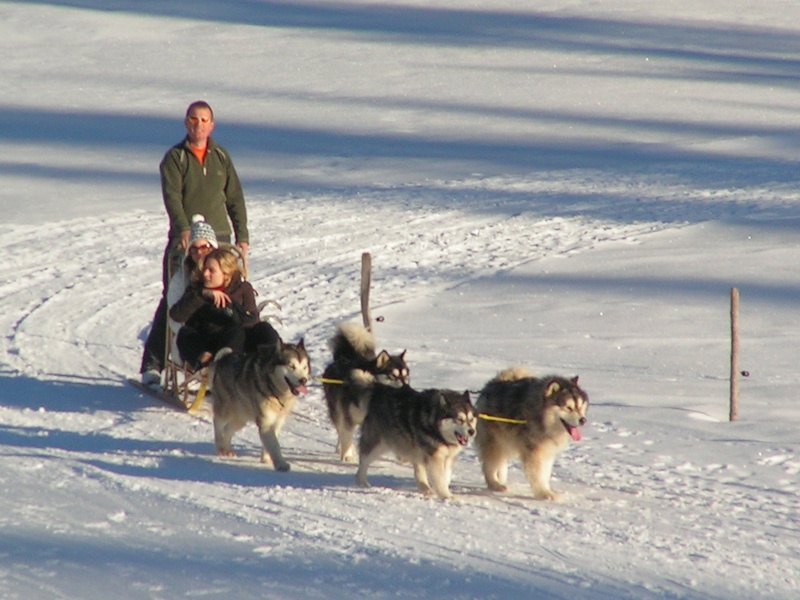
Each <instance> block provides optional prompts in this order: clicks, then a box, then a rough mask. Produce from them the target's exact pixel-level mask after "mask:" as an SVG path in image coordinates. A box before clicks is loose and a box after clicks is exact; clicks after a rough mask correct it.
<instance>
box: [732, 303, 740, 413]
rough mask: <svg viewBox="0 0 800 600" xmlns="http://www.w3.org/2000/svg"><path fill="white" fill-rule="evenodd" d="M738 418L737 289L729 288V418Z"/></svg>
mask: <svg viewBox="0 0 800 600" xmlns="http://www.w3.org/2000/svg"><path fill="white" fill-rule="evenodd" d="M738 419H739V290H737V289H736V288H731V398H730V420H731V421H737V420H738Z"/></svg>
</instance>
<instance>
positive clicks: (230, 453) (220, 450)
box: [217, 448, 237, 458]
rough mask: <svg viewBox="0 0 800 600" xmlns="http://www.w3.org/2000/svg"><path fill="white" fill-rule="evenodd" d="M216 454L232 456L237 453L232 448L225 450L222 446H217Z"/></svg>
mask: <svg viewBox="0 0 800 600" xmlns="http://www.w3.org/2000/svg"><path fill="white" fill-rule="evenodd" d="M217 456H227V457H230V458H233V457H235V456H237V454H236V452H234V451H233V450H225V449H223V448H217Z"/></svg>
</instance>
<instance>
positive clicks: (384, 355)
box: [375, 350, 392, 369]
mask: <svg viewBox="0 0 800 600" xmlns="http://www.w3.org/2000/svg"><path fill="white" fill-rule="evenodd" d="M391 358H392V357H391V356H389V353H388V352H387V351H386V350H381V353H380V354H378V356H377V358H375V364H376V365H378V368H379V369H381V368H383V365H385V364H386V363H388V362H389V361H390V360H391Z"/></svg>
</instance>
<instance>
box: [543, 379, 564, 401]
mask: <svg viewBox="0 0 800 600" xmlns="http://www.w3.org/2000/svg"><path fill="white" fill-rule="evenodd" d="M560 391H561V385H559V383H558V382H557V381H551V382H550V383H548V384H547V387H546V388H545V389H544V397H545V398H549V397H550V396H555V395H556V394H557V393H558V392H560Z"/></svg>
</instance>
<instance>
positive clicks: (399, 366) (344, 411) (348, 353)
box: [322, 322, 409, 462]
mask: <svg viewBox="0 0 800 600" xmlns="http://www.w3.org/2000/svg"><path fill="white" fill-rule="evenodd" d="M328 346H329V347H330V349H331V352H332V354H333V362H331V363H330V364H329V365H328V366H327V367H326V368H325V372H324V373H323V375H322V377H323V389H324V391H325V401H326V403H327V405H328V416H329V417H330V420H331V423H333V426H334V427H335V428H336V433H337V435H338V443H337V445H336V451H337V452H338V453H339V457H340V458H341V460H343V461H347V462H352V461H354V460H355V449H354V447H353V434H354V433H355V430H356V428H357V427H358V426H359V425H361V423H362V422H363V421H364V416H365V415H366V412H367V406H366V404H367V402H368V401H369V394H368V393H364V388H365V387H369V385H370V384H371V382H372V381H376V382H378V383H380V384H383V385H387V386H391V387H402V386H404V385H408V384H409V375H408V365H407V364H406V362H405V354H406V353H405V351H403V352H402V353H400V354H396V355H393V354H389V353H388V352H387V351H386V350H381V351H380V352H379V353H376V350H375V340H374V338H373V336H372V334H371V333H370V332H369V331H368V330H367V329H365V328H364V327H363V326H361V325H359V324H356V323H349V322H348V323H342V324H340V325H339V326H338V327H337V328H336V333H335V334H334V336H333V337H332V338H331V339H330V341H329V342H328Z"/></svg>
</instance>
